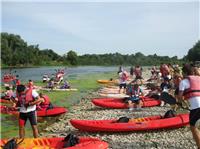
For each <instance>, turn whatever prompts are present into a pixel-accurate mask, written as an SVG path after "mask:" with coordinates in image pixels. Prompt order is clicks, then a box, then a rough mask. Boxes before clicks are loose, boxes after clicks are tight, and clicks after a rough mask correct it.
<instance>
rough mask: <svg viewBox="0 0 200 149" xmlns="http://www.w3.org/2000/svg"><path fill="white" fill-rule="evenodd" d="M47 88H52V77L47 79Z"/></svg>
mask: <svg viewBox="0 0 200 149" xmlns="http://www.w3.org/2000/svg"><path fill="white" fill-rule="evenodd" d="M47 88H50V89H52V90H53V88H54V80H53V79H50V80H49V82H48V84H47Z"/></svg>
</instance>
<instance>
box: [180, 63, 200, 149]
mask: <svg viewBox="0 0 200 149" xmlns="http://www.w3.org/2000/svg"><path fill="white" fill-rule="evenodd" d="M182 72H183V75H184V79H183V80H182V81H181V82H180V84H179V94H178V97H179V99H186V100H188V101H189V103H190V115H189V122H190V129H191V132H192V135H193V138H194V140H195V142H196V144H197V146H198V148H200V130H199V129H198V126H197V121H200V76H197V75H192V67H191V65H190V64H185V65H184V66H183V68H182Z"/></svg>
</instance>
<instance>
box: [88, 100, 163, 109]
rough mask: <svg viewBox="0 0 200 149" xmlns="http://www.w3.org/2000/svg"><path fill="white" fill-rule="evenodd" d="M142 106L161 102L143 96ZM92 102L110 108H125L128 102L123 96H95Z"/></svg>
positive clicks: (151, 105) (157, 104)
mask: <svg viewBox="0 0 200 149" xmlns="http://www.w3.org/2000/svg"><path fill="white" fill-rule="evenodd" d="M142 101H143V105H142V107H153V106H159V105H160V104H161V101H160V100H155V99H153V98H147V97H144V98H143V99H142ZM92 103H93V104H94V105H96V106H99V107H103V108H112V109H126V108H128V104H127V103H125V102H124V99H123V98H119V99H118V98H96V99H93V100H92Z"/></svg>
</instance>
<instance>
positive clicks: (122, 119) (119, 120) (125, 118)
mask: <svg viewBox="0 0 200 149" xmlns="http://www.w3.org/2000/svg"><path fill="white" fill-rule="evenodd" d="M129 120H130V118H128V117H120V118H119V119H118V120H117V121H116V123H128V122H129Z"/></svg>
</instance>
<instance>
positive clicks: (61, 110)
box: [0, 105, 67, 117]
mask: <svg viewBox="0 0 200 149" xmlns="http://www.w3.org/2000/svg"><path fill="white" fill-rule="evenodd" d="M0 112H1V113H4V114H13V115H18V114H19V111H17V110H14V109H12V108H10V107H7V106H2V105H0ZM66 112H67V109H65V108H63V107H54V108H53V109H48V110H37V116H40V117H46V116H57V115H60V114H63V113H66Z"/></svg>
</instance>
